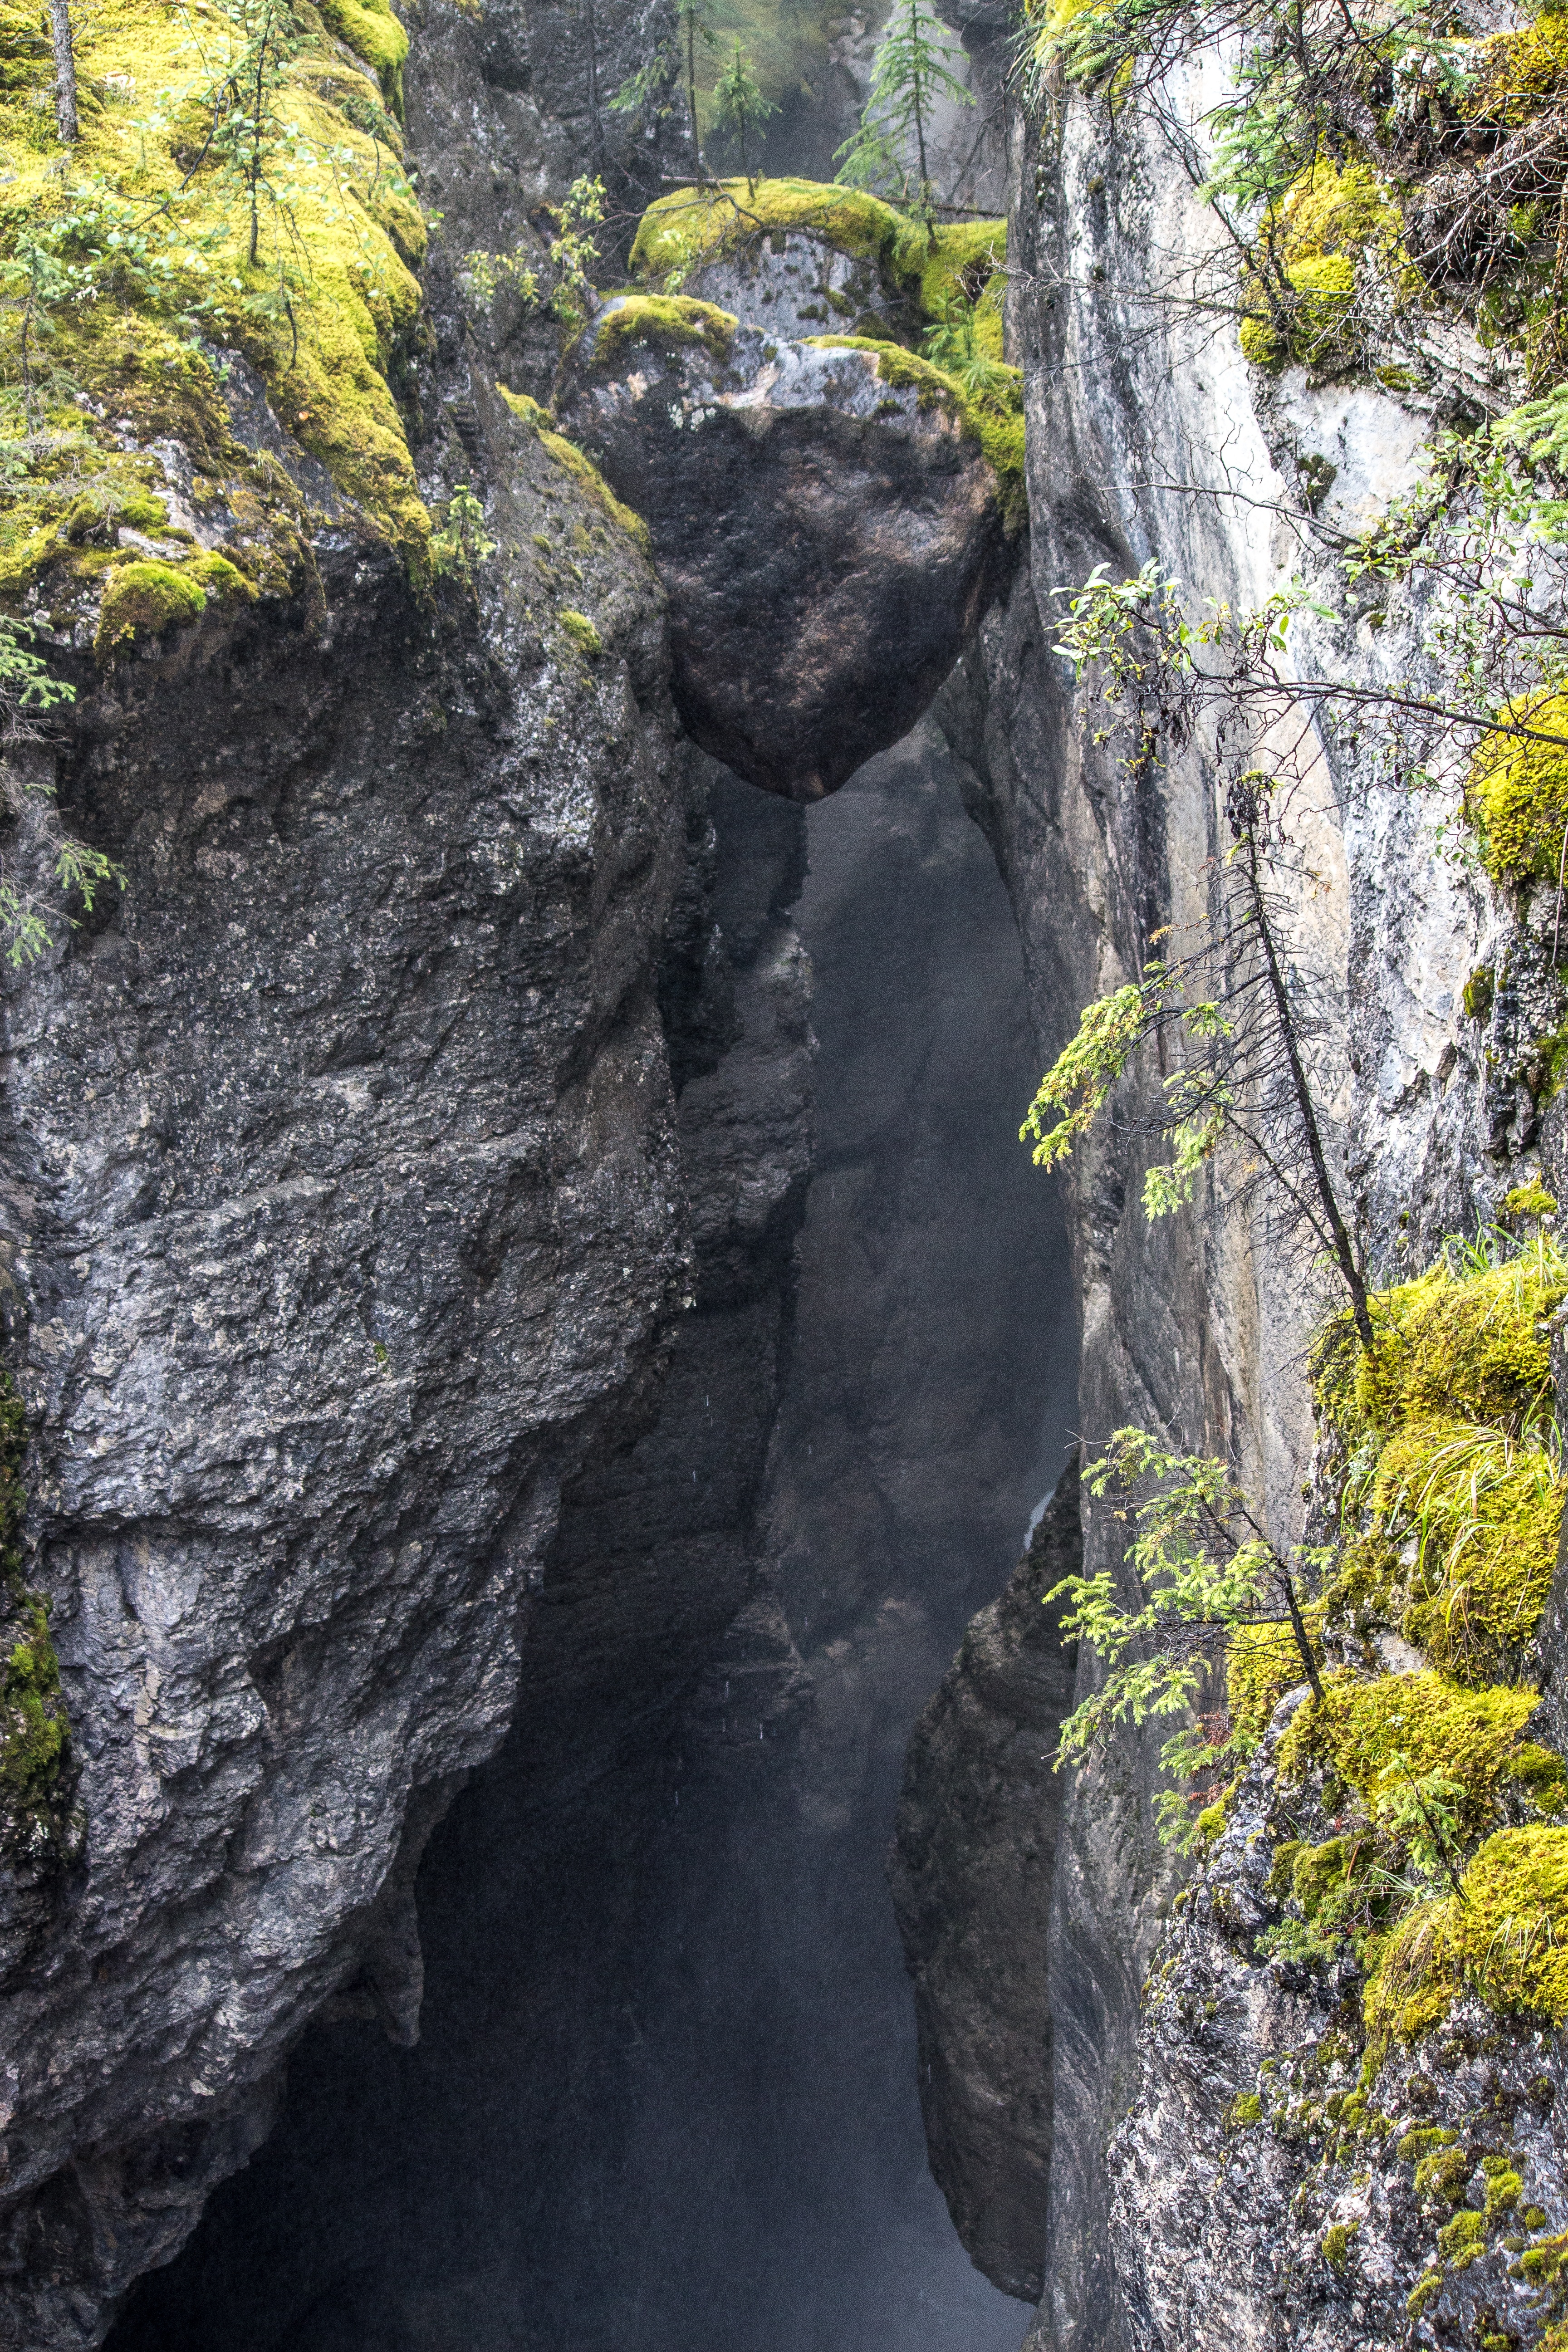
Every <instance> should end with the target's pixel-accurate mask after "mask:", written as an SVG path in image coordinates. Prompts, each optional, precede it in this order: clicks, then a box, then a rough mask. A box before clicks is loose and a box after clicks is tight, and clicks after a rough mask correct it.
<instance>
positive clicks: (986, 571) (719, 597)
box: [558, 294, 1021, 801]
mask: <svg viewBox="0 0 1568 2352" xmlns="http://www.w3.org/2000/svg"><path fill="white" fill-rule="evenodd" d="M558 411H559V415H560V419H561V425H562V429H563V432H564V433H565V434H567V435H568V436H570V438H571V439H572V440H573V441H574V442H575V443H576V444H577V445H578V446H580V447H582V448H583V449H584V450H586V451H587V453H588V454H589V456H590V457H592V458H593V460H594V462H595V465H596V466H598V467H599V468H600V469H601V471H602V473H603V474H604V477H605V480H606V481H607V482H608V484H609V486H610V488H611V489H612V490H613V491H614V492H615V494H616V497H617V498H618V499H624V500H625V502H626V505H627V506H628V507H631V508H633V509H635V510H636V512H637V514H639V515H641V516H642V517H643V518H644V520H646V522H647V527H648V530H649V533H650V536H651V542H652V549H653V556H654V562H655V563H656V565H657V567H658V572H659V574H660V576H661V578H662V580H663V582H664V584H665V586H666V588H667V590H668V594H669V603H670V639H671V647H672V652H673V656H674V688H675V698H676V702H677V706H678V708H679V712H680V716H681V719H682V720H683V721H684V723H685V725H686V727H687V729H688V730H689V732H690V734H691V735H692V736H693V737H694V738H695V739H696V740H697V741H698V742H699V743H700V744H701V745H702V747H703V749H704V750H705V751H710V752H711V753H712V754H713V755H714V757H715V758H717V759H720V760H722V761H724V763H725V765H726V766H728V767H730V768H731V769H732V770H733V771H734V772H735V773H736V774H737V775H740V776H743V777H744V778H745V779H746V780H747V781H748V782H751V783H753V784H757V785H760V786H762V787H763V789H764V790H766V791H769V792H773V793H781V794H783V795H784V797H785V798H786V799H791V800H799V801H813V800H819V799H821V798H822V797H823V796H824V794H826V793H832V792H836V791H837V789H838V787H839V785H840V784H842V783H844V782H847V779H848V778H849V777H850V776H851V775H852V774H853V773H854V772H855V770H856V769H857V768H858V767H859V766H860V765H861V763H862V762H863V761H866V760H868V759H869V758H870V757H871V756H872V754H873V753H874V752H877V751H882V750H885V749H886V748H887V747H888V746H889V745H890V744H892V743H896V742H897V741H898V740H900V737H901V736H903V735H905V734H906V733H907V732H908V731H909V730H910V727H911V726H913V724H914V722H915V720H916V719H918V718H919V717H920V716H921V712H922V711H923V710H924V709H926V707H927V706H928V704H929V703H930V701H931V697H932V696H933V695H934V694H935V692H936V690H937V688H938V687H939V686H940V685H941V684H942V680H943V678H944V677H946V676H947V674H948V672H949V671H950V670H951V669H952V665H953V663H954V662H955V661H956V660H957V658H958V656H959V655H960V654H961V653H962V651H963V646H964V645H965V643H966V642H967V641H968V639H969V638H970V637H971V636H972V635H973V632H974V630H975V629H976V627H977V626H978V625H979V622H980V619H981V617H982V615H983V614H984V612H985V610H986V608H987V606H988V604H990V603H991V602H992V601H993V600H994V598H995V597H996V596H997V595H998V594H999V593H1001V592H1002V590H1003V589H1004V587H1005V584H1006V582H1007V579H1008V577H1009V574H1010V572H1011V568H1012V561H1013V556H1012V546H1011V542H1010V541H1009V538H1008V528H1007V527H1008V522H1009V520H1010V519H1011V514H1012V505H1013V500H1012V495H1011V494H1012V490H1013V488H1014V471H1015V468H1014V462H1013V461H1014V457H1015V452H1014V450H1013V447H1012V445H1011V442H1010V441H1008V442H1007V443H1006V446H1001V444H997V445H996V446H989V445H988V427H987V422H986V420H984V419H980V418H977V417H976V416H975V415H974V413H973V408H972V406H971V404H969V403H967V402H966V401H965V400H964V398H963V394H962V392H961V390H960V388H959V387H958V386H957V385H956V384H955V383H952V380H951V379H950V378H948V377H946V376H944V375H942V374H941V373H939V372H938V371H937V370H936V369H934V368H931V367H929V366H927V365H926V363H925V362H923V361H921V360H918V359H916V358H915V357H914V356H913V354H912V353H910V352H907V351H902V350H899V349H898V348H897V347H896V346H894V345H892V344H882V343H871V342H866V341H858V342H857V341H847V340H845V341H831V340H825V341H822V342H821V343H817V342H803V341H775V340H774V339H773V337H772V336H771V335H770V334H769V333H768V332H767V331H765V330H763V329H762V328H759V327H756V326H752V325H747V324H744V323H742V322H741V321H738V320H736V319H735V318H734V317H733V316H732V315H731V314H729V313H727V312H725V311H723V310H721V309H719V308H718V307H717V306H716V305H714V304H712V303H709V302H704V301H700V300H695V299H690V298H689V297H683V296H674V297H672V296H647V295H641V294H632V295H626V296H620V297H616V298H614V299H611V300H610V301H609V302H608V303H606V305H605V307H604V308H603V309H602V310H600V311H599V312H598V314H597V316H596V317H595V320H593V322H592V323H591V325H590V326H589V327H588V328H587V329H586V330H585V331H584V334H583V336H582V338H581V340H580V341H579V343H578V345H577V347H576V349H575V351H574V353H573V354H572V356H571V358H570V361H569V362H568V365H567V367H566V370H565V373H564V377H563V384H562V388H561V393H560V396H559V400H558ZM999 429H1000V431H1001V433H1002V435H1003V436H1004V439H1005V437H1006V435H1007V432H1008V426H1007V425H1006V423H1005V422H1001V421H999ZM1015 437H1018V436H1015ZM1016 454H1017V457H1018V459H1019V460H1020V461H1021V450H1020V451H1018V452H1017V453H1016Z"/></svg>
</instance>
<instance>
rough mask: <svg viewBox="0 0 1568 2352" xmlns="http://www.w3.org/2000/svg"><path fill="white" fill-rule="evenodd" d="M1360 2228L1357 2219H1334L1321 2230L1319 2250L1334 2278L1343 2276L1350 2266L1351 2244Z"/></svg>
mask: <svg viewBox="0 0 1568 2352" xmlns="http://www.w3.org/2000/svg"><path fill="white" fill-rule="evenodd" d="M1360 2228H1361V2223H1360V2222H1359V2221H1335V2222H1333V2223H1331V2226H1330V2227H1329V2228H1328V2229H1327V2230H1325V2231H1324V2232H1323V2242H1322V2246H1321V2253H1322V2257H1323V2260H1324V2261H1325V2262H1326V2263H1327V2264H1328V2266H1329V2268H1330V2269H1331V2271H1332V2272H1333V2273H1334V2275H1335V2277H1336V2278H1343V2276H1344V2274H1345V2273H1346V2272H1347V2271H1348V2270H1349V2268H1350V2263H1351V2246H1352V2242H1353V2241H1354V2239H1355V2235H1356V2232H1357V2231H1358V2230H1359V2229H1360Z"/></svg>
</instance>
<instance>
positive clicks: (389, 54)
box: [318, 0, 408, 117]
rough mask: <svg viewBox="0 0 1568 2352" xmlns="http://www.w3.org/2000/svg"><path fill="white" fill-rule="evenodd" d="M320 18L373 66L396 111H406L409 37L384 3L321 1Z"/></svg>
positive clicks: (400, 112) (343, 0)
mask: <svg viewBox="0 0 1568 2352" xmlns="http://www.w3.org/2000/svg"><path fill="white" fill-rule="evenodd" d="M318 5H320V8H321V15H322V16H323V18H324V19H325V21H326V22H327V23H328V24H329V25H330V26H331V28H332V30H333V32H334V33H337V34H339V35H340V36H341V37H342V39H343V40H345V41H346V42H347V43H348V45H349V47H350V48H351V49H353V50H354V51H355V52H356V53H357V54H358V55H359V56H360V57H362V58H363V59H364V61H365V63H366V65H368V66H374V68H375V72H376V76H377V79H379V81H380V83H381V89H382V95H383V97H384V99H385V100H386V102H387V104H388V106H390V107H391V108H392V110H393V112H394V113H395V114H396V115H398V116H399V117H401V115H402V112H403V61H404V59H405V58H406V57H407V55H408V36H407V34H406V33H405V31H404V29H403V26H401V25H400V24H399V23H398V21H397V19H396V17H395V16H394V15H393V13H392V11H391V9H390V8H389V7H387V5H385V0H318Z"/></svg>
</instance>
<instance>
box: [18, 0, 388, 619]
mask: <svg viewBox="0 0 1568 2352" xmlns="http://www.w3.org/2000/svg"><path fill="white" fill-rule="evenodd" d="M6 21H7V22H8V23H9V24H10V26H11V29H12V32H13V34H14V36H15V37H14V39H13V41H12V43H11V44H10V49H9V55H10V63H9V65H8V68H7V70H6V71H5V74H4V76H3V77H0V80H3V84H4V86H3V87H0V276H3V278H4V281H5V292H6V294H7V296H8V298H9V299H8V302H7V305H6V307H5V310H4V312H3V314H0V401H3V404H4V408H5V427H4V430H5V436H6V438H7V439H8V440H9V442H10V444H11V448H12V453H13V459H12V480H11V485H10V488H11V496H10V498H9V499H8V501H7V504H6V510H5V514H4V517H3V518H0V597H4V598H5V599H7V600H16V599H17V598H19V597H22V596H23V595H24V594H28V592H30V591H33V590H35V589H37V591H38V593H37V594H36V595H35V594H28V602H29V604H31V606H32V607H33V608H34V609H38V608H39V604H40V599H41V602H42V608H43V609H44V610H45V611H46V612H52V611H54V608H56V607H59V606H61V605H62V604H63V605H64V606H65V607H66V608H68V609H69V608H71V607H73V606H74V605H76V604H79V602H80V598H81V592H83V591H84V590H85V591H88V592H95V591H96V589H97V587H98V586H99V585H100V584H103V583H102V579H101V575H102V574H104V573H105V572H109V571H111V570H113V569H115V568H117V567H118V566H119V565H120V564H121V563H122V562H134V563H140V564H142V565H143V566H144V567H146V566H152V567H154V568H161V569H162V570H164V571H172V572H174V574H176V575H180V576H182V577H184V591H185V592H187V593H182V592H181V591H180V590H179V589H177V588H170V587H169V583H167V582H163V583H151V584H150V583H149V582H148V581H146V580H143V581H142V583H141V585H142V589H143V590H146V591H147V592H148V594H149V595H150V594H151V593H152V588H153V587H154V586H158V585H160V584H161V585H162V586H163V588H164V589H166V590H167V592H168V593H166V594H164V595H163V597H162V600H161V603H160V611H163V613H164V620H165V624H166V623H167V622H168V620H169V619H171V618H179V617H182V616H186V617H188V615H189V614H190V613H191V612H192V611H194V610H195V609H197V600H198V599H199V600H202V601H204V602H205V601H210V599H211V598H212V596H213V595H214V594H215V593H217V594H220V595H226V594H234V595H238V596H241V597H244V596H247V595H254V594H256V593H281V592H282V591H283V590H284V589H285V588H286V587H288V586H289V585H293V586H296V587H297V586H298V585H299V581H300V546H301V541H300V530H301V525H302V523H303V520H304V502H303V501H302V500H301V499H300V496H299V494H298V493H297V492H296V491H295V490H294V488H293V486H292V485H291V484H290V483H289V480H288V479H287V478H286V477H285V475H284V473H283V469H282V468H281V467H279V466H278V465H277V464H276V463H275V461H273V460H272V459H270V458H269V457H264V458H260V459H258V458H256V457H254V456H253V454H252V453H251V452H250V451H249V450H247V449H246V448H245V447H243V446H241V445H240V444H239V442H238V441H237V439H236V437H235V435H234V433H233V431H232V430H231V425H230V418H229V413H228V409H227V407H226V403H225V400H224V396H223V390H222V381H221V380H222V378H223V376H224V374H225V373H226V371H227V370H228V369H229V368H231V367H232V365H233V361H232V359H231V358H230V357H229V356H228V355H229V354H237V355H239V356H240V357H242V358H243V359H244V361H245V362H247V363H248V365H249V366H250V367H251V368H253V369H254V370H255V371H256V373H257V374H258V376H259V377H260V379H261V381H262V383H263V384H264V386H265V388H266V392H267V396H268V403H269V405H270V406H271V408H272V410H273V412H274V413H275V415H276V416H277V417H278V419H279V422H280V423H281V424H282V425H283V426H284V427H285V428H286V429H287V431H288V432H289V434H290V435H291V436H293V438H294V439H295V441H296V442H297V443H298V444H299V445H300V447H301V448H302V449H303V450H305V451H306V452H308V453H309V454H310V456H311V457H315V458H317V459H318V460H319V461H320V462H321V466H322V467H324V468H325V470H326V473H327V474H328V476H329V477H330V478H331V482H332V483H333V485H334V486H335V488H336V489H337V491H339V492H340V493H341V494H342V497H343V498H344V499H346V500H348V501H351V502H352V504H353V508H354V509H357V511H358V514H359V516H360V518H361V519H362V523H363V528H365V529H367V530H369V531H370V532H372V533H373V534H374V535H375V536H377V537H380V538H382V539H383V540H384V541H386V542H388V543H389V544H390V545H392V546H393V547H395V549H396V550H397V551H398V552H399V553H400V555H401V556H402V557H403V558H404V560H405V562H407V563H408V564H409V565H410V567H411V568H412V569H413V570H414V571H415V572H420V571H422V570H423V568H424V566H425V564H426V560H427V550H428V544H429V536H430V520H429V517H428V515H427V514H426V509H425V507H424V505H423V503H422V501H421V499H420V498H419V495H418V491H417V488H416V483H415V478H414V469H413V466H412V462H411V459H410V455H409V449H408V442H407V436H406V434H405V429H404V425H403V420H402V417H401V416H400V415H399V411H398V407H397V404H396V401H395V398H394V395H393V393H392V390H391V379H392V378H393V377H394V376H395V373H396V371H397V370H398V368H399V366H400V365H401V363H402V362H403V361H404V360H405V357H406V355H407V354H408V353H409V352H410V350H411V348H412V346H413V344H414V341H415V339H416V335H417V333H418V331H419V318H420V289H419V286H418V283H417V281H416V278H415V276H414V274H413V273H414V268H415V267H416V265H417V263H418V261H419V260H420V258H421V257H422V255H423V253H424V249H425V241H426V235H425V226H424V222H423V219H422V217H421V215H420V211H419V207H418V205H417V204H416V201H415V199H414V196H413V194H412V192H411V190H410V188H409V186H408V184H407V182H406V180H405V177H404V175H403V173H402V169H401V163H400V154H401V135H400V132H399V131H398V128H397V124H396V121H395V119H394V115H393V113H392V112H391V111H389V107H393V106H395V105H396V104H397V103H398V102H399V97H400V80H399V72H400V67H401V61H402V57H403V53H404V50H405V46H406V37H405V34H404V32H403V29H402V27H401V26H400V25H399V24H398V22H397V20H396V19H395V17H394V16H392V14H391V13H390V11H389V10H388V9H387V8H386V7H385V5H382V0H331V5H330V6H329V7H328V8H327V9H326V10H325V11H318V9H317V8H316V7H314V6H313V5H311V0H295V5H292V6H291V7H289V8H287V9H284V10H281V11H279V12H277V13H276V14H271V15H269V14H268V13H266V12H264V11H262V10H261V9H259V8H258V7H257V6H255V5H254V0H195V5H191V6H189V7H184V8H181V9H180V10H178V11H173V10H170V9H169V8H167V7H165V6H164V5H162V0H108V5H105V6H104V7H103V8H102V9H100V10H97V11H94V12H92V13H90V14H88V13H85V12H84V13H83V14H82V16H80V18H79V27H78V58H77V65H78V74H79V84H80V91H81V103H80V122H81V137H80V140H79V142H78V143H77V144H76V145H74V146H71V147H66V146H63V145H62V144H61V143H60V142H59V140H58V134H57V130H56V123H55V114H54V102H53V64H52V59H51V58H50V55H49V52H48V46H47V41H45V40H43V39H42V38H41V37H38V36H37V34H36V33H35V32H34V30H33V26H32V20H31V19H27V18H25V17H24V16H23V15H22V14H21V13H20V12H18V11H16V10H15V9H13V10H12V11H10V12H9V16H8V18H7V20H6ZM242 67H245V68H247V70H246V75H245V78H244V79H243V82H242V83H240V85H239V86H240V88H241V91H242V94H241V96H240V97H236V95H235V90H236V87H237V77H238V74H239V68H242ZM367 68H368V70H367ZM245 92H248V93H249V95H248V96H245V95H244V93H245ZM258 157H259V163H258V164H257V159H258ZM253 165H257V168H256V170H255V172H254V175H253V172H252V166H253ZM253 177H254V184H253ZM253 200H254V201H253ZM253 231H254V235H253ZM253 249H254V255H255V258H254V261H253V259H252V251H253ZM163 440H171V441H174V442H177V443H179V444H180V445H182V446H183V447H184V450H185V451H186V452H187V453H188V454H189V457H190V460H191V466H192V469H193V476H194V484H193V488H192V498H193V502H194V506H195V516H193V515H192V514H191V513H190V512H189V511H188V510H187V511H184V513H180V512H175V511H174V510H173V509H171V505H170V501H169V496H168V493H169V491H170V490H171V488H172V487H173V485H172V483H171V482H170V481H169V479H168V478H166V476H165V473H164V469H163V465H162V462H161V460H160V459H159V458H158V457H157V456H156V455H155V454H154V453H153V449H152V446H151V445H153V444H154V443H156V442H159V441H163ZM205 508H210V509H212V510H213V514H214V518H215V519H214V520H213V524H212V530H213V535H215V536H221V537H222V539H223V541H224V544H225V566H226V568H225V570H224V571H223V572H222V573H221V574H216V573H214V572H213V570H212V566H211V563H210V562H209V563H208V564H207V565H206V568H205V575H204V576H197V573H198V570H199V568H200V565H201V558H200V556H199V554H198V551H197V548H196V537H197V534H194V533H193V532H192V531H191V530H189V529H188V528H186V527H185V526H186V524H188V523H189V522H190V521H191V520H198V519H199V517H200V516H201V514H202V511H203V509H205ZM128 530H131V531H134V532H135V533H136V534H137V535H138V539H139V540H140V541H141V542H142V543H140V544H137V543H135V542H128V541H127V540H126V537H125V534H126V532H127V531H128ZM200 535H203V536H205V531H204V532H202V533H201V534H200ZM186 575H188V576H186ZM121 601H123V600H121ZM176 605H178V606H179V607H180V608H181V610H180V612H176V611H175V609H174V608H175V606H176ZM165 608H167V609H166V610H165ZM148 609H149V611H150V610H151V607H150V606H149V608H148Z"/></svg>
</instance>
